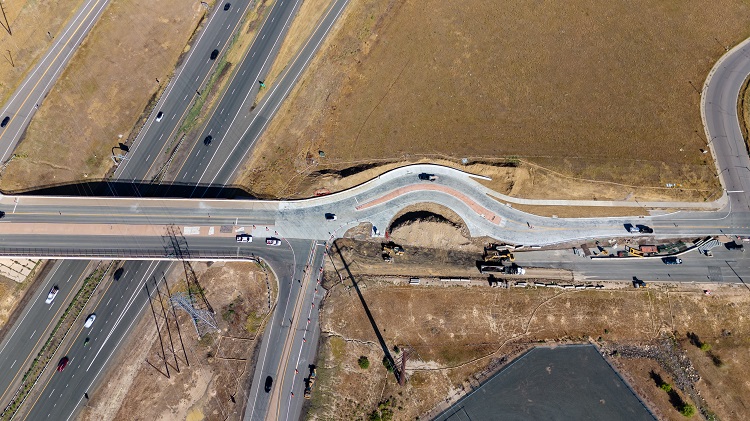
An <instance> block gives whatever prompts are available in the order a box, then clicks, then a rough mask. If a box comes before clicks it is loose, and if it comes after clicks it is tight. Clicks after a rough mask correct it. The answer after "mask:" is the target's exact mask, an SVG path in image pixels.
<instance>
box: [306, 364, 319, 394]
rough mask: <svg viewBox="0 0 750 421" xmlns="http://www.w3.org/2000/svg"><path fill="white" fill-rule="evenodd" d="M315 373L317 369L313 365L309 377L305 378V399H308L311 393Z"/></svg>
mask: <svg viewBox="0 0 750 421" xmlns="http://www.w3.org/2000/svg"><path fill="white" fill-rule="evenodd" d="M316 374H317V370H316V369H315V368H314V367H313V368H311V369H310V377H308V378H307V382H306V383H305V399H310V396H311V395H312V388H313V385H314V384H315V376H316Z"/></svg>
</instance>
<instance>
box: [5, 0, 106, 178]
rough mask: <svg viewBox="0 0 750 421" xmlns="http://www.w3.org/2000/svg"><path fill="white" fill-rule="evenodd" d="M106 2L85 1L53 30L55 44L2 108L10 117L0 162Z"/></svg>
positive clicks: (27, 123)
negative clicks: (65, 22)
mask: <svg viewBox="0 0 750 421" xmlns="http://www.w3.org/2000/svg"><path fill="white" fill-rule="evenodd" d="M107 4H109V0H86V1H84V2H83V5H81V8H80V9H78V11H77V12H76V13H75V15H74V16H73V17H72V18H71V19H70V22H68V25H67V26H66V27H65V29H64V30H63V31H62V33H60V34H51V35H52V36H55V38H54V41H53V43H52V46H51V47H50V49H49V50H48V51H47V53H46V54H45V55H44V57H42V59H41V60H40V61H39V63H37V65H36V66H35V67H34V69H33V70H32V71H31V72H30V73H29V75H28V76H27V77H26V79H24V81H23V83H22V84H21V86H20V87H19V88H18V89H17V90H16V92H15V93H13V96H11V98H10V100H9V101H8V102H7V103H5V105H4V106H3V108H2V114H0V120H1V119H4V118H5V117H9V118H10V120H9V122H8V124H7V125H6V126H5V127H3V128H0V163H5V162H6V161H7V160H8V159H9V158H10V157H11V156H12V154H13V150H14V149H15V147H16V145H17V144H18V142H19V141H20V140H21V138H22V137H23V133H24V131H25V130H26V127H27V126H28V125H29V122H30V121H31V118H32V117H33V116H34V114H35V113H36V110H37V109H38V108H39V105H41V103H42V101H43V100H44V97H45V96H46V95H47V93H48V92H49V90H50V89H51V88H52V86H53V84H54V83H55V81H56V80H57V78H58V77H59V76H60V74H61V73H62V70H63V69H64V68H65V66H66V65H67V64H68V61H69V60H70V57H71V56H72V55H73V53H74V52H75V51H76V49H77V48H78V46H79V45H80V44H81V42H82V41H83V39H84V38H85V37H86V34H88V32H89V30H90V29H91V28H92V27H93V26H94V23H96V21H97V19H99V16H101V14H102V12H103V11H104V9H105V8H106V7H107Z"/></svg>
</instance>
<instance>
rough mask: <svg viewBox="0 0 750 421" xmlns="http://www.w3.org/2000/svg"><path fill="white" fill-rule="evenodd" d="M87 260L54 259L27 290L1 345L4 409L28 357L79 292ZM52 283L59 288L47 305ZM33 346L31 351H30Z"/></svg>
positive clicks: (0, 373) (13, 392)
mask: <svg viewBox="0 0 750 421" xmlns="http://www.w3.org/2000/svg"><path fill="white" fill-rule="evenodd" d="M87 267H88V262H85V261H76V262H73V261H71V262H66V264H63V262H55V263H54V265H53V267H52V268H51V270H50V271H49V272H48V274H47V276H46V277H45V278H44V279H43V280H40V282H39V283H38V286H37V287H36V289H35V290H30V291H29V292H28V294H32V298H31V301H30V302H29V304H28V306H26V308H24V309H22V310H21V311H22V312H21V315H20V316H19V318H18V321H17V322H16V323H15V324H14V325H13V327H12V329H10V330H9V332H8V334H7V335H6V336H5V338H4V340H3V342H2V344H0V384H2V385H3V392H2V395H0V405H2V407H3V408H4V407H5V406H6V405H7V404H8V402H9V401H10V399H12V398H13V395H14V394H15V392H16V389H17V387H18V385H19V382H20V380H21V377H22V376H23V374H24V373H25V372H26V370H27V369H28V367H29V364H30V363H31V359H32V358H33V357H34V356H35V355H36V353H35V352H36V350H38V349H39V347H41V346H42V345H43V343H44V341H46V339H47V338H48V337H49V333H50V330H51V329H52V327H54V322H55V321H57V319H58V318H59V317H60V316H61V315H62V312H63V311H64V310H65V308H66V307H67V306H68V303H69V302H70V300H72V299H73V296H74V295H75V294H76V292H77V291H78V288H79V287H80V281H82V280H83V278H82V274H84V273H85V269H86V268H87ZM53 286H57V287H58V288H59V291H58V293H57V296H56V297H55V299H54V301H52V303H51V304H46V303H45V300H46V299H47V293H48V292H49V291H50V289H51V288H52V287H53ZM30 349H33V350H34V352H33V353H32V352H29V350H30Z"/></svg>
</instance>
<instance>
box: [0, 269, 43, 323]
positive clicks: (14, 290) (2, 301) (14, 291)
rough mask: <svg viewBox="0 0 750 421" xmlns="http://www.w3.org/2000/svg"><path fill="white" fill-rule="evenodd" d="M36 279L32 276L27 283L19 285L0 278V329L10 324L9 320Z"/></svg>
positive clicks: (2, 277)
mask: <svg viewBox="0 0 750 421" xmlns="http://www.w3.org/2000/svg"><path fill="white" fill-rule="evenodd" d="M34 277H35V275H34V274H32V275H31V276H30V277H29V279H27V280H26V281H25V282H22V283H18V282H15V281H13V280H10V279H8V278H6V277H5V276H0V327H3V326H5V324H6V323H7V322H8V318H9V317H10V315H11V314H13V311H14V310H15V309H16V307H17V306H18V303H19V302H20V301H21V299H22V298H23V296H24V295H25V294H26V291H27V290H28V289H29V287H30V286H31V284H32V283H33V281H34Z"/></svg>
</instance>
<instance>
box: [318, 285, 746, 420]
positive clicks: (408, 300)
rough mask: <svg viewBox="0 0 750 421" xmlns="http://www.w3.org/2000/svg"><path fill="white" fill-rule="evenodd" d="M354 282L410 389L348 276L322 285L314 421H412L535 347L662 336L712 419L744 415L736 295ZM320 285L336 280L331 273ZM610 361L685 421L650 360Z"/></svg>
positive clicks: (741, 295)
mask: <svg viewBox="0 0 750 421" xmlns="http://www.w3.org/2000/svg"><path fill="white" fill-rule="evenodd" d="M414 275H418V274H416V273H415V274H414ZM355 277H356V278H357V279H358V281H359V286H360V288H361V291H362V294H363V297H364V300H365V301H366V303H367V305H368V307H369V309H370V311H371V312H372V316H373V318H374V321H375V323H376V324H377V326H378V329H379V330H380V333H381V334H382V335H383V337H384V339H385V342H386V345H387V346H388V347H389V349H393V348H394V347H396V346H397V347H399V348H400V349H404V348H405V347H410V348H411V349H412V350H413V351H414V352H413V354H412V357H411V360H410V363H408V365H407V374H408V376H409V377H408V378H409V381H408V382H407V384H406V386H405V387H399V386H398V385H397V383H396V381H395V380H394V376H393V375H392V374H388V373H387V371H386V370H385V368H384V366H383V365H382V364H381V360H382V358H383V352H382V351H381V348H380V346H379V345H378V340H377V338H376V336H375V333H374V330H373V327H372V326H371V324H370V322H369V321H368V318H367V316H366V314H365V312H364V310H363V308H362V304H361V302H360V300H359V298H358V297H357V294H356V293H355V292H354V291H353V289H352V287H351V285H352V284H351V282H350V281H349V280H347V279H345V281H344V283H338V284H337V285H334V286H332V287H331V288H330V291H329V293H328V297H327V298H326V300H325V303H324V304H323V307H322V309H321V329H322V331H323V334H322V337H323V338H324V339H323V340H322V343H321V348H320V351H319V360H318V363H317V365H318V378H319V381H318V383H316V387H317V389H316V390H315V391H314V395H313V401H312V405H311V412H310V415H309V418H310V419H326V420H330V419H341V420H345V419H346V420H350V419H360V418H364V419H366V418H367V415H368V414H369V413H370V412H372V411H373V410H374V409H375V408H376V407H377V405H378V403H379V402H381V401H383V400H385V399H388V398H389V397H392V398H393V400H395V402H396V404H395V406H394V407H393V408H392V409H393V411H394V413H395V416H394V419H396V420H406V419H414V418H415V417H417V416H420V415H422V414H424V413H425V412H426V411H428V410H430V409H431V408H433V407H434V406H435V405H437V404H438V403H440V402H441V401H443V400H444V399H445V398H446V397H447V396H448V395H450V394H451V393H453V392H455V391H456V390H458V389H460V388H462V387H463V386H464V385H466V382H467V381H468V379H469V378H470V376H472V374H473V373H474V372H477V371H480V370H483V369H484V368H485V367H487V366H488V365H489V364H491V363H492V362H493V361H496V360H497V359H503V358H504V357H505V358H506V361H509V360H511V359H512V358H513V357H514V356H515V355H517V353H518V352H519V350H521V349H525V347H528V346H532V345H533V344H536V343H539V342H544V343H557V342H559V341H562V342H566V341H586V340H591V341H595V342H599V343H601V344H602V345H605V346H607V345H609V346H611V345H612V344H649V343H651V341H654V340H657V338H660V337H663V336H662V335H665V334H666V335H671V334H674V338H675V339H676V341H677V343H678V344H679V348H680V349H682V350H684V352H686V353H687V355H688V356H689V357H690V360H691V361H692V364H693V365H694V366H695V368H696V369H697V370H698V373H699V374H700V376H701V378H702V379H701V380H700V381H698V382H697V384H696V388H697V390H699V391H700V392H701V395H702V396H704V399H706V401H707V403H708V408H709V409H710V410H712V411H714V412H715V413H716V414H717V415H718V417H719V419H722V420H741V419H747V417H749V416H750V386H749V385H748V384H747V382H746V378H747V375H748V374H750V372H749V371H748V368H747V367H748V362H750V352H749V351H748V347H747V337H748V333H750V331H749V330H748V329H750V324H748V319H747V317H746V315H745V314H744V310H743V308H745V306H746V305H747V303H748V294H747V291H746V290H744V289H742V290H739V289H738V288H736V287H724V288H720V289H718V290H715V291H714V295H713V296H706V295H704V294H703V292H702V291H701V290H700V289H697V288H695V287H691V286H677V285H671V286H663V287H656V288H651V289H648V290H633V289H632V287H630V286H626V285H623V286H621V287H620V288H618V287H617V286H615V285H609V286H608V288H614V289H605V290H602V291H581V292H572V293H570V292H562V293H560V292H559V291H558V292H555V291H554V290H550V289H546V288H542V289H534V288H528V289H518V288H511V289H507V290H506V289H501V288H489V287H487V286H481V287H480V286H474V287H462V286H452V287H441V286H404V285H403V284H401V285H400V286H399V285H394V284H393V283H392V281H391V280H390V278H387V277H375V276H364V275H363V276H359V275H356V273H355ZM326 278H327V279H335V280H338V276H337V275H336V274H334V273H330V274H328V273H327V275H326ZM687 332H694V333H695V334H696V335H697V336H698V337H700V339H701V340H702V341H704V342H705V343H709V344H710V345H711V346H712V350H711V352H713V353H714V354H713V355H716V356H718V357H719V358H720V359H721V364H720V366H719V365H717V364H716V363H714V362H713V361H712V359H711V358H709V357H708V356H707V355H708V354H707V353H706V352H704V351H701V350H700V349H698V348H697V347H696V346H694V345H693V344H691V343H690V342H689V341H688V340H687V339H686V333H687ZM360 356H366V357H368V359H369V361H370V367H369V368H368V369H366V370H363V369H361V368H360V367H359V366H358V363H357V359H358V358H359V357H360ZM615 362H616V364H617V366H618V367H620V369H621V370H624V374H625V376H626V378H627V379H628V380H630V381H631V383H632V384H633V385H634V387H635V389H636V390H637V391H639V392H640V394H641V396H642V397H644V396H645V398H646V401H647V403H648V404H649V406H650V407H651V408H652V410H654V411H655V412H656V413H657V414H658V415H659V418H660V419H671V420H678V419H680V418H681V417H682V415H680V414H679V412H677V410H676V409H674V407H673V406H672V405H671V404H670V403H669V399H667V398H666V393H665V392H664V391H661V390H660V389H659V388H658V386H657V385H656V384H655V383H654V381H653V380H652V379H651V378H650V376H649V373H650V371H651V370H654V371H657V372H658V373H659V374H660V375H661V376H662V377H663V378H665V379H667V380H669V373H668V372H667V371H665V370H664V369H663V368H661V367H660V365H659V364H658V363H656V362H655V361H654V360H651V359H629V358H621V357H615ZM680 393H681V394H682V395H683V397H684V396H686V395H685V394H684V393H683V392H682V391H681V392H680ZM685 399H687V398H685Z"/></svg>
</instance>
